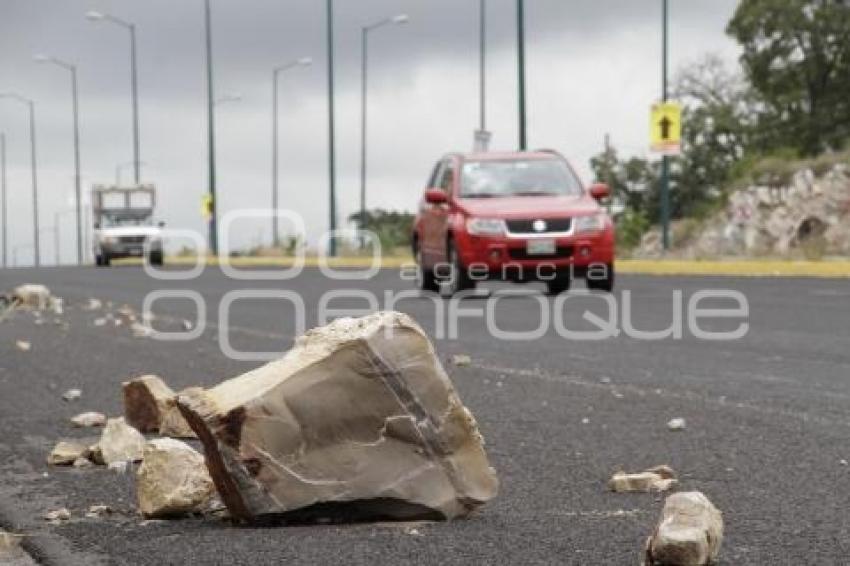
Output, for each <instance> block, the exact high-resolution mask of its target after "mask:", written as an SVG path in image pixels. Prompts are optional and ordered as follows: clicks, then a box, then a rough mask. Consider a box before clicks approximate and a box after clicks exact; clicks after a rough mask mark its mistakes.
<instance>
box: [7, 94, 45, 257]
mask: <svg viewBox="0 0 850 566" xmlns="http://www.w3.org/2000/svg"><path fill="white" fill-rule="evenodd" d="M0 98H9V99H12V100H17V101H18V102H20V103H22V104H25V105H26V106H27V108H28V109H29V116H30V168H31V170H32V216H33V235H34V238H35V240H34V241H35V245H34V246H33V251H34V254H35V266H36V267H39V265H40V259H39V258H40V253H39V245H38V244H39V241H38V165H37V159H36V152H35V102H33V101H32V100H30V99H29V98H25V97H23V96H21V95H20V94H16V93H14V92H3V93H0ZM3 224H4V226H5V222H4V223H3Z"/></svg>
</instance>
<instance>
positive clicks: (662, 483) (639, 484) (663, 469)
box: [608, 466, 678, 493]
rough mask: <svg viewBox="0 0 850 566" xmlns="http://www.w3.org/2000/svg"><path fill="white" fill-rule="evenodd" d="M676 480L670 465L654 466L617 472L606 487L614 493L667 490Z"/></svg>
mask: <svg viewBox="0 0 850 566" xmlns="http://www.w3.org/2000/svg"><path fill="white" fill-rule="evenodd" d="M677 483H678V481H677V480H676V473H675V472H674V471H673V469H672V468H670V466H656V467H654V468H650V469H649V470H646V471H644V472H640V473H637V474H627V473H625V472H622V471H620V472H617V473H616V474H614V475H613V476H612V477H611V479H610V480H609V481H608V488H609V489H610V490H611V491H614V492H616V493H632V492H649V491H658V492H662V491H667V490H669V489H670V488H672V487H674V486H675V485H676V484H677Z"/></svg>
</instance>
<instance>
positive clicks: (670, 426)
mask: <svg viewBox="0 0 850 566" xmlns="http://www.w3.org/2000/svg"><path fill="white" fill-rule="evenodd" d="M687 426H688V424H687V422H685V419H681V418H676V419H670V421H669V422H668V423H667V430H671V431H673V432H679V431H682V430H685V429H686V428H687Z"/></svg>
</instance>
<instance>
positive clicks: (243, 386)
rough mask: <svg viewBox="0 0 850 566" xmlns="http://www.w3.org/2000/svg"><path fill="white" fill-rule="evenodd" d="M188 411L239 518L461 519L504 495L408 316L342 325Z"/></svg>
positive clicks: (186, 396) (196, 396)
mask: <svg viewBox="0 0 850 566" xmlns="http://www.w3.org/2000/svg"><path fill="white" fill-rule="evenodd" d="M177 402H178V406H179V407H180V409H181V411H182V412H183V414H184V416H185V417H186V419H187V421H188V422H189V424H190V426H191V427H192V428H193V429H194V430H195V432H196V433H197V434H198V437H199V438H200V439H201V441H202V442H203V444H204V451H205V454H206V458H207V465H208V467H209V469H210V473H211V475H212V477H213V480H214V481H215V483H216V487H217V488H218V492H219V495H220V496H221V498H222V500H223V501H224V503H225V504H226V505H227V507H228V510H229V511H230V513H231V515H232V516H233V517H235V518H237V519H243V520H250V519H255V518H260V517H263V516H277V515H281V514H286V513H289V512H296V513H295V515H297V516H301V515H305V516H311V513H312V514H315V513H328V512H334V513H337V514H340V515H342V516H344V517H345V516H348V515H349V514H351V515H353V516H357V517H360V518H365V517H369V518H412V517H423V516H424V517H433V518H454V517H459V516H464V515H467V514H468V513H470V512H471V511H473V510H474V509H475V508H477V507H478V506H479V505H481V504H483V503H485V502H486V501H489V500H490V499H492V498H493V497H494V496H495V495H496V492H497V489H498V480H497V478H496V473H495V471H494V470H493V469H492V468H491V467H490V464H489V462H488V460H487V455H486V453H485V451H484V441H483V438H482V437H481V435H480V434H479V432H478V427H477V424H476V422H475V419H474V418H473V416H472V414H471V413H470V412H469V410H467V409H466V407H464V406H463V404H462V403H461V401H460V399H459V398H458V396H457V393H456V392H455V390H454V387H453V386H452V384H451V382H450V380H449V378H448V376H447V375H446V373H445V371H444V370H443V368H442V366H441V365H440V362H439V360H438V359H437V357H436V356H435V354H434V349H433V347H432V346H431V343H430V341H429V340H428V338H427V336H426V335H425V333H424V332H423V331H422V329H421V328H420V327H419V326H418V325H417V324H416V323H415V322H414V321H413V320H412V319H410V318H409V317H408V316H406V315H403V314H399V313H376V314H374V315H371V316H368V317H364V318H361V319H340V320H337V321H335V322H333V323H332V324H330V325H328V326H326V327H323V328H319V329H315V330H313V331H310V332H308V333H307V334H306V335H305V336H303V337H301V338H299V339H298V340H297V341H296V344H295V347H294V348H293V349H292V350H291V351H290V352H289V353H288V354H287V355H286V356H285V357H284V358H283V359H281V360H279V361H276V362H273V363H270V364H268V365H266V366H263V367H261V368H259V369H256V370H254V371H252V372H249V373H246V374H244V375H242V376H240V377H237V378H234V379H231V380H229V381H225V382H224V383H222V384H220V385H218V386H217V387H214V388H212V389H209V390H201V389H193V390H187V391H184V392H183V393H181V394H180V395H179V396H178V401H177ZM319 504H324V505H319Z"/></svg>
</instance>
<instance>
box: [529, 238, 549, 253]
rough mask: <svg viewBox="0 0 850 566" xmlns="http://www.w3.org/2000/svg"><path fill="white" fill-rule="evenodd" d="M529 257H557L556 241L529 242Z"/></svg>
mask: <svg viewBox="0 0 850 566" xmlns="http://www.w3.org/2000/svg"><path fill="white" fill-rule="evenodd" d="M527 245H528V247H527V251H528V255H555V240H529V241H528V244H527Z"/></svg>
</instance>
